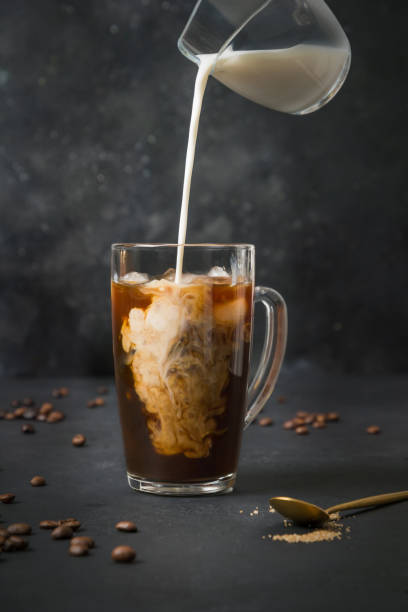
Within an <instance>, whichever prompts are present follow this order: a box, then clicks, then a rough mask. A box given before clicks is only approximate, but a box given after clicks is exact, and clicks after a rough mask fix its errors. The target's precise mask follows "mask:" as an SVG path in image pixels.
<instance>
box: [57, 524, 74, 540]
mask: <svg viewBox="0 0 408 612" xmlns="http://www.w3.org/2000/svg"><path fill="white" fill-rule="evenodd" d="M73 533H74V532H73V531H72V529H71V527H68V525H59V526H58V527H56V528H55V529H54V530H53V531H52V532H51V537H52V538H53V540H67V539H68V538H72V534H73Z"/></svg>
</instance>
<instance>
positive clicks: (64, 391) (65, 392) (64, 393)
mask: <svg viewBox="0 0 408 612" xmlns="http://www.w3.org/2000/svg"><path fill="white" fill-rule="evenodd" d="M59 392H60V395H61V397H67V395H69V389H68V387H60V389H59Z"/></svg>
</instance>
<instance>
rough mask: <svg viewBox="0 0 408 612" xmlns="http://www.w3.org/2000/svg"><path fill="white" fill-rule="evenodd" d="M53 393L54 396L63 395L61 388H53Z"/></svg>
mask: <svg viewBox="0 0 408 612" xmlns="http://www.w3.org/2000/svg"><path fill="white" fill-rule="evenodd" d="M51 395H52V397H56V398H57V399H59V398H60V397H62V395H61V391H60V390H59V389H53V390H52V393H51Z"/></svg>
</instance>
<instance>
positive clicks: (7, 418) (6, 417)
mask: <svg viewBox="0 0 408 612" xmlns="http://www.w3.org/2000/svg"><path fill="white" fill-rule="evenodd" d="M15 418H16V415H15V414H14V413H13V412H6V413H5V415H4V420H5V421H14V419H15Z"/></svg>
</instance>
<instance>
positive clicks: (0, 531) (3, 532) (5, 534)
mask: <svg viewBox="0 0 408 612" xmlns="http://www.w3.org/2000/svg"><path fill="white" fill-rule="evenodd" d="M9 535H10V534H9V532H8V531H7V529H4V527H0V538H8V537H9Z"/></svg>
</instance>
